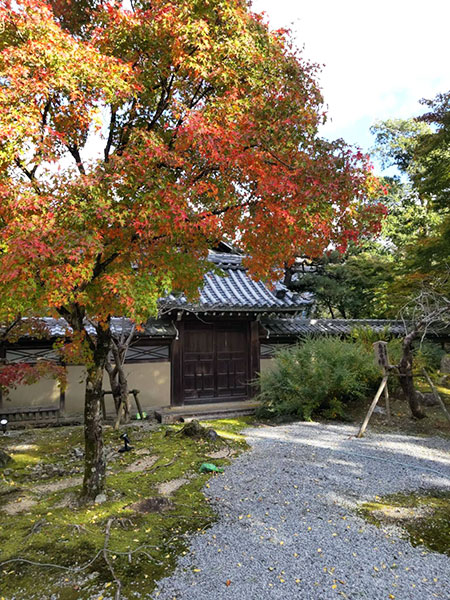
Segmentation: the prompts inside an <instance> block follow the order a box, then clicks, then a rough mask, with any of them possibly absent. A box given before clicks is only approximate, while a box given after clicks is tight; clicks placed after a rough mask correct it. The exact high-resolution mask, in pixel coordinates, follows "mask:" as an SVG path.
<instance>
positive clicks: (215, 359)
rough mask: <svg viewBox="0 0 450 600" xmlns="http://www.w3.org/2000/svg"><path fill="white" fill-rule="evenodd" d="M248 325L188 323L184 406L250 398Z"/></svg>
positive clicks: (186, 329)
mask: <svg viewBox="0 0 450 600" xmlns="http://www.w3.org/2000/svg"><path fill="white" fill-rule="evenodd" d="M248 339H249V328H248V323H245V322H244V323H237V324H231V325H230V324H229V323H228V324H225V323H223V324H222V323H215V324H213V325H203V324H198V323H192V324H190V323H189V324H188V323H186V325H185V328H184V335H183V350H182V393H183V400H184V403H185V404H197V403H202V402H225V401H228V400H242V399H246V398H247V397H248V379H249V343H248Z"/></svg>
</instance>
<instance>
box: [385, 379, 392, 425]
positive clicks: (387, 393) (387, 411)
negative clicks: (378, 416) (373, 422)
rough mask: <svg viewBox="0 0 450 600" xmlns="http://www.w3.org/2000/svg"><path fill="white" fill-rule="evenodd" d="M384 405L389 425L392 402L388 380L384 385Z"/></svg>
mask: <svg viewBox="0 0 450 600" xmlns="http://www.w3.org/2000/svg"><path fill="white" fill-rule="evenodd" d="M384 405H385V407H386V418H387V422H388V423H389V425H390V424H391V403H390V401H389V390H388V384H387V381H386V385H385V386H384Z"/></svg>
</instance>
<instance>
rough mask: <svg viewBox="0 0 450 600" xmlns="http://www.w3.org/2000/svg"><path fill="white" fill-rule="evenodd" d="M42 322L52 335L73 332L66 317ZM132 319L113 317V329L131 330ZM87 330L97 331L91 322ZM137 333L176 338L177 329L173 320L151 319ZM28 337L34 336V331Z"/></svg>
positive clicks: (141, 335) (142, 335)
mask: <svg viewBox="0 0 450 600" xmlns="http://www.w3.org/2000/svg"><path fill="white" fill-rule="evenodd" d="M39 321H40V323H41V324H44V325H45V328H46V329H47V331H48V334H49V336H50V337H53V338H57V337H64V336H65V335H70V334H71V333H72V329H71V327H70V326H69V325H68V323H67V321H65V319H52V318H50V317H44V318H42V319H39ZM131 325H132V321H131V320H130V319H126V318H122V317H113V318H112V319H111V330H112V332H113V333H115V334H116V335H119V334H120V333H121V332H122V328H125V330H126V331H131ZM85 327H86V331H88V332H89V333H91V334H94V333H95V330H94V328H93V326H92V325H91V324H90V323H86V325H85ZM137 335H138V336H140V337H159V338H174V337H175V335H176V330H175V327H174V325H173V323H172V322H171V321H167V320H164V319H149V320H148V321H147V323H146V324H145V327H144V328H143V329H140V330H139V331H137ZM26 337H33V335H32V332H30V334H29V335H27V336H26Z"/></svg>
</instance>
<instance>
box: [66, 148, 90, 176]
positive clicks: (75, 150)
mask: <svg viewBox="0 0 450 600" xmlns="http://www.w3.org/2000/svg"><path fill="white" fill-rule="evenodd" d="M67 150H68V151H69V152H70V154H71V155H72V156H73V158H74V159H75V162H76V164H77V167H78V170H79V171H80V173H81V174H82V175H86V171H85V169H84V165H83V161H82V160H81V155H80V151H79V149H78V146H77V145H76V144H73V145H67Z"/></svg>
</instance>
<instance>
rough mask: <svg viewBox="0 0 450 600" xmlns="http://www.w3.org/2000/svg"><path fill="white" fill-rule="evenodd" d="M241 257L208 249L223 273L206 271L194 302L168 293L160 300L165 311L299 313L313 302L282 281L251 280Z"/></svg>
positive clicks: (310, 296) (306, 295)
mask: <svg viewBox="0 0 450 600" xmlns="http://www.w3.org/2000/svg"><path fill="white" fill-rule="evenodd" d="M242 258H243V257H242V256H240V255H238V254H229V253H225V252H213V251H211V252H210V253H209V256H208V260H209V261H210V262H211V263H213V264H214V265H215V266H217V267H219V268H220V269H221V271H222V272H223V276H221V275H219V274H217V273H214V272H209V273H207V274H206V275H205V278H204V282H205V284H204V286H203V288H202V289H201V290H200V295H199V299H198V301H196V302H187V300H186V298H185V297H184V296H183V295H181V296H175V295H173V294H170V295H169V296H168V297H167V298H164V299H163V301H162V304H164V308H165V310H167V309H168V308H174V309H176V308H180V309H184V310H188V311H190V312H208V311H216V310H220V311H223V312H233V311H236V310H242V311H248V312H274V311H275V312H298V311H301V310H303V309H304V308H305V307H306V306H309V305H310V304H312V303H313V298H312V294H309V293H304V294H299V293H296V292H291V291H289V290H288V289H287V288H286V287H285V286H284V285H283V284H281V283H278V284H277V285H276V286H275V289H274V290H271V289H269V287H268V286H266V285H265V284H264V283H263V282H262V281H257V280H254V279H252V278H251V277H250V276H249V275H248V273H247V270H246V269H245V267H244V266H243V265H242ZM277 292H278V293H280V292H282V297H278V296H277Z"/></svg>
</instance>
